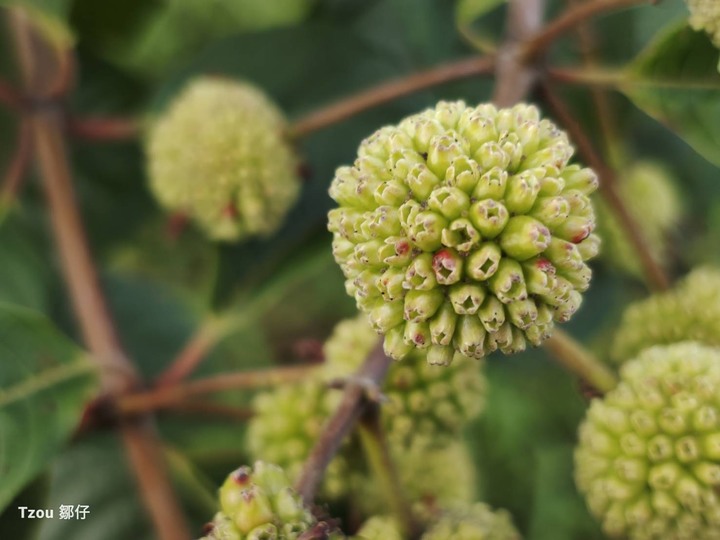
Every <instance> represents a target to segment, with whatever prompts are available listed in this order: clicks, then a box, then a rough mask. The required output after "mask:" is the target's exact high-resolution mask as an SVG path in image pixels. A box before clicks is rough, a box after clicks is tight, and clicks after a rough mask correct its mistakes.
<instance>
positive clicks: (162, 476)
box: [9, 9, 190, 540]
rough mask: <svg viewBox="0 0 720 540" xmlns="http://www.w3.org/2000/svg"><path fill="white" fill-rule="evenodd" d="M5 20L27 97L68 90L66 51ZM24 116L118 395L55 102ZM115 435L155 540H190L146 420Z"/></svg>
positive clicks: (126, 369)
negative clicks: (156, 538) (143, 505)
mask: <svg viewBox="0 0 720 540" xmlns="http://www.w3.org/2000/svg"><path fill="white" fill-rule="evenodd" d="M9 20H10V24H11V29H12V31H13V36H14V39H15V43H16V47H17V56H18V59H19V62H20V67H21V68H22V72H23V78H24V82H25V86H26V90H27V92H28V95H29V96H30V98H31V101H34V102H39V101H42V100H44V99H45V97H46V93H47V89H48V88H49V89H51V90H55V89H60V90H61V89H64V88H68V87H69V86H70V82H69V81H66V80H65V78H66V77H69V75H67V73H68V70H69V68H68V67H67V66H68V65H71V61H70V60H68V64H64V63H63V62H62V61H61V58H69V55H70V53H69V51H53V50H52V47H51V46H50V45H49V44H47V43H45V42H44V41H43V40H42V39H41V38H40V37H39V36H38V35H37V34H35V33H34V31H33V29H32V25H31V23H30V21H29V20H28V18H27V16H26V15H25V13H24V12H23V11H22V10H19V9H12V10H11V11H10V19H9ZM53 59H54V60H53ZM27 118H28V121H29V123H30V130H31V135H32V139H33V143H34V146H35V155H36V159H37V160H38V165H39V167H40V171H41V176H42V179H43V185H44V188H45V193H46V196H47V199H48V204H49V206H50V214H51V221H52V225H53V233H54V234H55V239H56V242H57V246H58V250H59V253H60V259H61V266H62V270H63V274H64V278H65V281H66V283H67V285H68V289H69V292H70V296H71V299H72V303H73V307H74V311H75V315H76V317H77V318H78V322H79V323H80V327H81V331H82V334H83V337H84V340H85V343H86V345H87V346H88V347H89V349H90V351H91V352H92V353H93V357H94V358H95V359H96V360H97V361H98V363H99V364H100V367H101V379H102V383H103V390H104V391H105V392H107V393H119V392H122V391H124V390H126V389H128V388H130V387H133V386H136V385H137V384H138V383H139V377H138V375H137V372H136V371H135V369H134V367H133V366H132V364H131V363H130V362H129V360H128V359H127V358H126V357H125V355H124V353H123V351H122V349H121V347H120V344H119V342H118V339H117V336H116V333H115V329H114V327H113V324H112V321H111V319H110V316H109V312H108V310H107V307H106V304H105V300H104V297H103V295H102V292H101V291H100V287H99V280H98V276H97V271H96V269H95V266H94V263H93V260H92V257H91V255H90V250H89V248H88V245H87V240H86V237H85V232H84V229H83V227H82V223H81V221H80V217H79V211H78V208H77V204H76V202H75V197H74V193H73V186H72V178H71V174H70V166H69V163H68V158H67V153H66V149H65V144H64V141H63V138H62V129H63V118H62V111H61V110H60V109H59V108H58V106H57V105H56V104H54V103H53V102H48V103H46V104H45V106H43V107H36V108H34V109H33V110H31V111H29V112H28V113H27ZM120 432H121V435H122V439H123V442H124V445H125V449H126V451H127V454H128V457H129V459H130V462H131V464H132V468H133V472H134V474H135V478H136V480H137V482H138V486H139V488H140V493H141V496H142V498H143V500H144V502H145V503H146V505H147V508H148V510H149V512H150V515H151V518H152V520H153V524H154V526H155V529H156V531H157V533H158V537H159V538H160V539H161V540H189V538H190V533H189V530H188V528H187V525H186V523H185V519H184V516H183V514H182V511H181V509H180V506H179V504H178V502H177V500H176V498H175V495H174V493H173V491H172V487H171V484H170V480H169V478H168V477H167V471H166V468H165V464H164V462H163V459H162V456H161V455H160V452H159V445H158V441H157V436H156V434H155V433H154V430H153V429H152V426H151V424H150V419H149V417H145V418H142V419H137V420H134V421H132V422H128V421H123V422H121V423H120Z"/></svg>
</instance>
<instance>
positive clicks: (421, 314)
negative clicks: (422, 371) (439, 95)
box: [328, 102, 599, 363]
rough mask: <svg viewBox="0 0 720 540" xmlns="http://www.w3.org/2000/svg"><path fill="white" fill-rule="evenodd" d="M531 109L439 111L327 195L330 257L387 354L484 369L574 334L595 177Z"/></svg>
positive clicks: (377, 138) (413, 123)
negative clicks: (486, 362)
mask: <svg viewBox="0 0 720 540" xmlns="http://www.w3.org/2000/svg"><path fill="white" fill-rule="evenodd" d="M572 154H573V148H572V146H571V145H570V143H569V142H568V139H567V136H566V134H565V133H564V132H562V131H561V130H559V129H558V128H557V127H556V126H555V125H554V124H553V123H552V122H550V121H549V120H542V119H541V118H540V115H539V112H538V110H537V109H536V108H535V107H533V106H529V105H522V104H521V105H516V106H514V107H512V108H508V109H497V108H495V107H494V106H493V105H488V104H484V105H479V106H477V107H468V106H467V105H465V103H463V102H454V103H447V102H440V103H438V105H437V106H436V107H435V108H434V109H428V110H426V111H425V112H422V113H420V114H416V115H414V116H410V117H409V118H406V119H405V120H403V121H402V122H400V124H399V125H397V126H388V127H384V128H382V129H380V130H378V131H377V132H375V133H374V134H373V135H372V136H370V137H369V138H368V139H366V140H364V141H363V142H362V144H361V145H360V148H359V150H358V158H357V159H356V160H355V163H354V164H353V165H352V166H349V167H340V168H339V169H338V170H337V171H336V173H335V178H334V180H333V182H332V185H331V187H330V195H331V197H332V198H333V199H334V200H335V201H336V202H337V203H338V205H339V207H338V208H336V209H333V210H331V211H330V213H329V225H328V228H329V229H330V231H331V232H332V233H333V253H334V256H335V260H336V261H337V262H338V263H339V264H340V267H341V268H342V271H343V273H344V275H345V278H346V288H347V291H348V293H349V294H351V295H352V296H354V298H355V300H356V302H357V304H358V307H359V309H360V310H361V311H364V312H366V313H368V314H369V319H370V321H371V323H372V325H373V328H374V329H375V330H376V331H377V332H380V333H383V334H385V350H386V352H387V354H388V355H390V356H392V357H393V358H396V359H400V358H404V357H405V356H407V355H408V354H409V353H410V352H411V351H412V350H415V349H423V350H427V358H428V360H430V361H431V362H435V363H448V362H449V361H450V359H451V358H452V356H453V354H454V353H455V352H460V353H461V354H463V355H465V356H470V357H474V358H481V357H483V356H485V355H487V354H489V353H490V352H492V351H495V350H497V349H499V350H501V351H503V352H505V353H511V352H516V351H520V350H523V349H524V348H525V347H526V344H527V343H528V342H529V343H531V344H533V345H538V344H539V343H541V342H542V341H543V340H544V339H545V338H546V337H547V336H548V335H549V334H550V332H551V331H552V328H553V324H554V322H555V321H560V322H563V321H567V320H568V319H569V318H570V317H571V316H572V314H573V313H574V312H575V311H576V310H577V309H578V307H579V306H580V303H581V300H582V296H581V293H582V292H583V291H585V290H586V289H587V287H588V286H589V282H590V275H591V272H590V269H589V267H588V266H587V264H585V262H586V261H587V260H588V259H590V258H591V257H593V256H595V255H596V253H597V251H598V247H599V240H598V237H597V236H595V235H593V234H591V233H592V231H593V229H594V228H595V215H594V211H593V207H592V204H591V203H590V199H589V195H590V194H591V193H592V192H593V191H594V190H595V189H596V188H597V185H598V181H597V176H596V175H595V173H593V171H591V170H590V169H583V168H581V167H580V166H578V165H571V164H570V163H569V161H570V158H571V156H572Z"/></svg>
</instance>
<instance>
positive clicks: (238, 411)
mask: <svg viewBox="0 0 720 540" xmlns="http://www.w3.org/2000/svg"><path fill="white" fill-rule="evenodd" d="M165 410H166V411H168V412H173V413H182V414H183V417H185V416H187V415H198V416H202V417H219V418H227V419H228V420H233V421H236V422H246V421H247V420H249V419H250V418H252V417H253V414H254V413H253V410H252V409H250V408H247V407H232V406H230V405H223V404H222V403H215V402H213V401H208V400H191V401H181V402H180V403H173V404H170V405H168V407H167V408H166V409H165Z"/></svg>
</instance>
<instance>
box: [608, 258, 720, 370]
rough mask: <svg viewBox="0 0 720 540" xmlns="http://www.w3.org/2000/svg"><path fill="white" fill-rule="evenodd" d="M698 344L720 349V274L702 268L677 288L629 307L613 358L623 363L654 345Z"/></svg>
mask: <svg viewBox="0 0 720 540" xmlns="http://www.w3.org/2000/svg"><path fill="white" fill-rule="evenodd" d="M679 341H698V342H700V343H703V344H706V345H712V346H718V347H720V270H718V269H716V268H712V267H701V268H697V269H695V270H693V271H692V272H691V273H690V274H688V275H687V276H685V278H683V279H682V280H681V281H680V282H678V284H677V285H675V287H674V288H673V289H671V290H669V291H667V292H664V293H659V294H655V295H653V296H651V297H650V298H647V299H645V300H642V301H640V302H636V303H634V304H632V305H630V306H629V307H628V308H627V309H626V310H625V313H624V314H623V316H622V319H621V321H620V326H619V328H618V331H617V334H616V335H615V339H614V342H613V346H612V357H613V359H614V360H615V361H617V362H624V361H626V360H628V359H630V358H632V357H634V356H636V355H637V354H638V353H639V352H640V351H642V350H643V349H645V348H647V347H651V346H653V345H663V344H670V343H677V342H679Z"/></svg>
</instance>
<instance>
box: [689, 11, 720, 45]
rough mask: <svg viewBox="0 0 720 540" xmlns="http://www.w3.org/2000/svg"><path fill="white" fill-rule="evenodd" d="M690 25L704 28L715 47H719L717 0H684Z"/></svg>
mask: <svg viewBox="0 0 720 540" xmlns="http://www.w3.org/2000/svg"><path fill="white" fill-rule="evenodd" d="M686 3H687V6H688V9H689V10H690V26H692V27H693V28H694V29H695V30H705V32H707V33H708V35H709V36H710V39H712V42H713V43H714V44H715V46H716V47H720V3H719V2H717V0H686Z"/></svg>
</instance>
